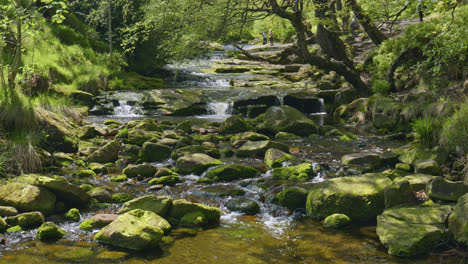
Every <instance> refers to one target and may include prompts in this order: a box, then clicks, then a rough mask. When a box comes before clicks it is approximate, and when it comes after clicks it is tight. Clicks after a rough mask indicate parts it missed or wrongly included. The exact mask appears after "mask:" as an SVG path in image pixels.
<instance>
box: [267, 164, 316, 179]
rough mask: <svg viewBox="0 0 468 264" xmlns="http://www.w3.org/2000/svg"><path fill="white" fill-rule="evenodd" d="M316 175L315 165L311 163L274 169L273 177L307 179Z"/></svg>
mask: <svg viewBox="0 0 468 264" xmlns="http://www.w3.org/2000/svg"><path fill="white" fill-rule="evenodd" d="M315 175H316V174H315V173H314V169H313V166H312V164H310V163H302V164H299V165H296V166H289V167H280V168H274V169H273V178H277V179H289V180H299V181H307V180H309V179H310V178H311V177H315Z"/></svg>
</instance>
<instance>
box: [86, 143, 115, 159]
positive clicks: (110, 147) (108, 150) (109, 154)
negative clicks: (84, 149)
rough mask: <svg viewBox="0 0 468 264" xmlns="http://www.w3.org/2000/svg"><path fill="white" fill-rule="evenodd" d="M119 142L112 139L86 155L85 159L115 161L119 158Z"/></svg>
mask: <svg viewBox="0 0 468 264" xmlns="http://www.w3.org/2000/svg"><path fill="white" fill-rule="evenodd" d="M119 151H120V142H118V141H116V140H114V141H111V142H109V143H107V144H106V145H104V146H103V147H101V148H99V149H98V150H96V151H95V152H93V153H92V154H91V155H89V156H88V158H87V161H88V162H90V163H92V162H97V163H109V162H115V161H116V160H117V159H118V158H119Z"/></svg>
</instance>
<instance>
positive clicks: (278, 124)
mask: <svg viewBox="0 0 468 264" xmlns="http://www.w3.org/2000/svg"><path fill="white" fill-rule="evenodd" d="M257 129H258V130H259V131H265V132H267V133H270V134H276V133H278V132H280V131H283V132H290V133H294V134H295V135H299V136H308V135H310V134H315V133H317V126H316V125H315V123H314V121H312V120H311V119H309V118H308V117H306V116H305V115H304V114H302V113H301V112H299V111H298V110H297V109H295V108H293V107H290V106H287V105H283V106H272V107H270V108H268V110H267V111H266V113H265V119H264V121H263V123H261V124H259V125H258V127H257Z"/></svg>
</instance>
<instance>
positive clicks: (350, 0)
mask: <svg viewBox="0 0 468 264" xmlns="http://www.w3.org/2000/svg"><path fill="white" fill-rule="evenodd" d="M345 3H346V5H347V6H348V7H349V8H351V10H353V12H354V14H355V15H356V18H357V19H358V20H359V23H361V25H362V27H363V28H364V30H365V31H366V33H367V35H368V36H369V38H370V39H371V40H372V42H374V44H375V45H377V46H378V45H380V43H382V42H384V41H385V40H387V37H386V36H385V35H384V34H383V33H382V32H381V31H380V30H379V29H378V28H377V27H376V26H375V25H374V23H372V21H371V19H370V17H369V16H368V15H366V14H365V13H364V12H363V11H362V9H361V7H360V6H359V5H358V4H357V3H356V0H345Z"/></svg>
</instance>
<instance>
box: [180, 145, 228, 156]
mask: <svg viewBox="0 0 468 264" xmlns="http://www.w3.org/2000/svg"><path fill="white" fill-rule="evenodd" d="M194 153H203V154H206V155H208V156H211V157H212V158H215V159H218V158H219V157H221V154H220V152H219V150H218V149H217V148H212V147H208V146H202V145H192V146H186V147H182V148H179V149H176V150H175V151H174V152H172V154H171V157H172V158H173V159H175V160H177V159H178V158H180V157H183V156H184V155H187V154H194Z"/></svg>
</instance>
